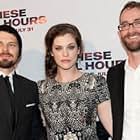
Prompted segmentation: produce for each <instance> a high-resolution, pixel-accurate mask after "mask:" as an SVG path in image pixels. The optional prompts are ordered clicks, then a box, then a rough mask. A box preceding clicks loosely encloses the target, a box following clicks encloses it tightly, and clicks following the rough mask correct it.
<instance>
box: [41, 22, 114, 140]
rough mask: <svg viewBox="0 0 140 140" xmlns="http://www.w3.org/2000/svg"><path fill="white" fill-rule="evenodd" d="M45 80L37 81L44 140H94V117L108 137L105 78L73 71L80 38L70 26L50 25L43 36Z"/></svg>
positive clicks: (107, 100) (107, 92) (80, 46)
mask: <svg viewBox="0 0 140 140" xmlns="http://www.w3.org/2000/svg"><path fill="white" fill-rule="evenodd" d="M45 44H46V56H45V72H46V79H45V80H40V81H39V82H38V87H39V98H40V108H41V110H42V113H43V116H44V121H45V125H46V131H47V136H48V140H98V138H97V132H96V117H97V115H98V116H99V118H100V120H101V122H102V124H103V126H104V127H105V128H106V130H107V131H108V133H109V134H110V135H111V136H112V114H111V103H110V96H109V91H108V88H107V84H106V82H105V79H104V78H103V77H102V76H98V75H95V74H94V73H86V72H82V71H80V70H78V69H77V67H76V63H77V59H78V57H79V56H80V55H81V54H82V53H83V45H82V38H81V34H80V32H79V30H78V28H77V27H76V26H74V25H72V24H67V23H63V24H57V25H54V26H52V27H51V28H50V29H49V30H48V32H47V34H46V36H45Z"/></svg>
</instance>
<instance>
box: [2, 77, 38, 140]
mask: <svg viewBox="0 0 140 140" xmlns="http://www.w3.org/2000/svg"><path fill="white" fill-rule="evenodd" d="M13 82H14V99H15V128H14V130H13V128H12V124H11V117H12V111H11V104H10V98H9V95H8V94H7V90H6V85H5V84H4V80H3V79H2V78H0V139H1V140H31V139H32V138H33V137H34V136H32V133H34V132H37V129H38V126H37V125H38V120H37V119H38V118H39V116H36V115H39V110H38V89H37V85H36V83H35V82H33V81H31V80H29V79H26V78H24V77H22V76H20V75H17V74H15V75H14V77H13ZM37 110H38V111H37ZM36 111H37V112H36ZM34 121H35V122H34ZM34 123H35V124H34ZM32 128H33V129H32ZM34 129H35V130H34ZM35 139H36V138H35V137H34V140H35ZM36 140H37V139H36Z"/></svg>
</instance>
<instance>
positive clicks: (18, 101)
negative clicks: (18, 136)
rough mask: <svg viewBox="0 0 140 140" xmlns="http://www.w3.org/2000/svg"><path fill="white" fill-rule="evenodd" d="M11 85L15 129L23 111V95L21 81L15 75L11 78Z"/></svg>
mask: <svg viewBox="0 0 140 140" xmlns="http://www.w3.org/2000/svg"><path fill="white" fill-rule="evenodd" d="M13 84H14V94H15V126H16V127H15V128H17V124H18V122H19V118H20V117H19V114H20V111H22V110H23V104H24V93H23V91H24V90H23V86H22V80H21V79H20V78H19V76H18V75H17V74H14V76H13Z"/></svg>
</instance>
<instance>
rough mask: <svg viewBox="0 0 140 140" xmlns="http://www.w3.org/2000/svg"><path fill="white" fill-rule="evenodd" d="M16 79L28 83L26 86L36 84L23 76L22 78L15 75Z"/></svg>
mask: <svg viewBox="0 0 140 140" xmlns="http://www.w3.org/2000/svg"><path fill="white" fill-rule="evenodd" d="M16 77H17V78H18V79H19V80H21V81H22V82H25V83H28V84H36V82H35V81H33V80H31V79H29V78H27V77H25V76H22V75H19V74H16Z"/></svg>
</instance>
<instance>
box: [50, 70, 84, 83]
mask: <svg viewBox="0 0 140 140" xmlns="http://www.w3.org/2000/svg"><path fill="white" fill-rule="evenodd" d="M84 75H85V72H81V74H80V75H79V76H78V77H77V78H75V79H73V80H71V81H67V82H62V81H58V80H56V79H55V78H54V79H53V81H54V82H55V83H59V84H63V85H65V84H69V83H72V82H76V81H79V80H81V79H82V78H83V76H84Z"/></svg>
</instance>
